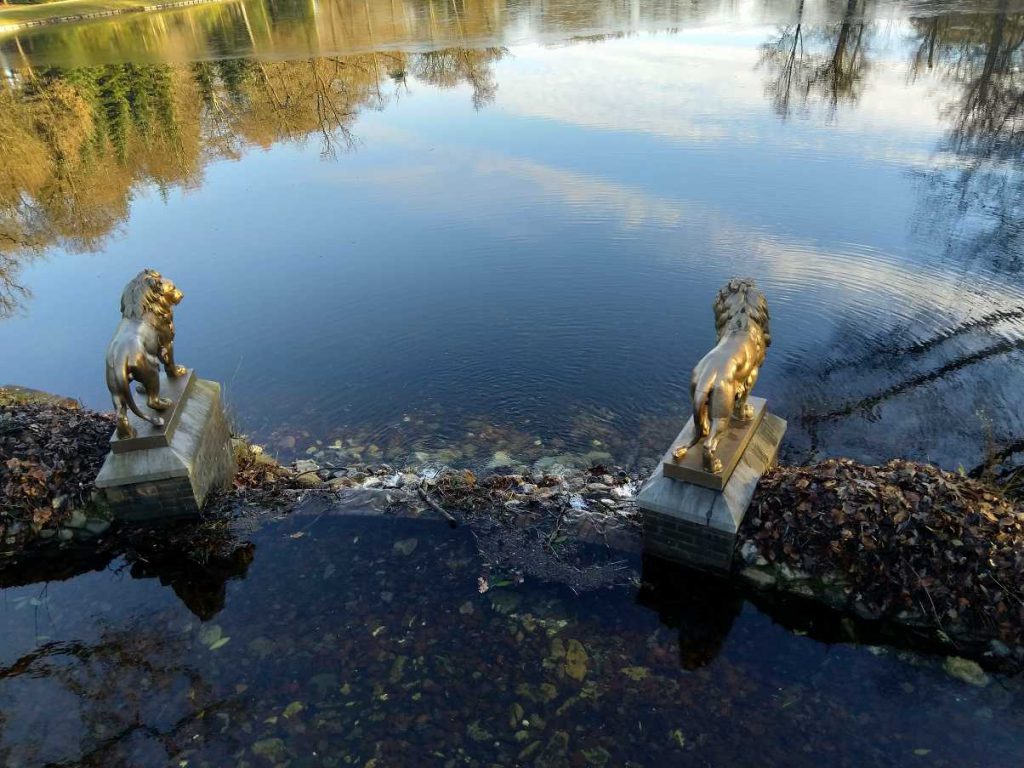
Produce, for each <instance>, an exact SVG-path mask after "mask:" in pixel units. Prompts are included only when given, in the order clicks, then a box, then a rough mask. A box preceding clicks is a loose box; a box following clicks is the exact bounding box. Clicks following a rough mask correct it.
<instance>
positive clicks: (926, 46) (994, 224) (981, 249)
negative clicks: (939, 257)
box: [911, 0, 1024, 273]
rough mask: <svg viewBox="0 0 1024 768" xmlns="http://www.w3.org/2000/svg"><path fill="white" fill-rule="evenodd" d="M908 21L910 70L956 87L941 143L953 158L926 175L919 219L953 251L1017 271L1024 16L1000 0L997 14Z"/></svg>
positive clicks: (1023, 231)
mask: <svg viewBox="0 0 1024 768" xmlns="http://www.w3.org/2000/svg"><path fill="white" fill-rule="evenodd" d="M912 23H913V26H914V28H915V30H916V32H917V34H918V36H919V40H918V45H917V49H916V51H915V53H914V56H913V60H912V62H911V69H912V73H913V75H915V76H917V75H919V74H921V73H923V72H925V71H927V70H934V71H935V72H936V73H937V74H938V76H939V77H941V78H943V79H945V80H946V81H947V82H949V83H951V84H952V85H954V86H955V87H956V90H957V91H958V96H957V98H956V100H955V101H953V102H951V103H949V104H948V105H947V106H946V107H945V115H946V117H947V118H948V120H949V122H950V128H949V131H948V133H947V135H946V138H945V140H944V142H943V144H942V146H941V147H940V149H941V150H942V151H943V152H945V153H947V154H948V155H949V156H950V162H948V163H945V164H941V165H940V166H939V167H937V168H936V169H934V170H931V171H929V172H928V173H926V174H924V178H923V179H922V189H923V190H924V200H923V202H922V206H921V210H922V215H921V218H922V225H923V227H924V229H925V230H926V231H929V232H935V231H938V232H940V233H942V234H943V235H944V239H945V242H946V247H947V251H948V256H949V258H951V259H956V260H958V261H959V260H964V259H975V258H977V259H982V260H983V261H984V263H985V264H986V266H989V267H991V268H993V269H996V270H999V271H1003V272H1013V273H1016V272H1018V271H1019V270H1020V268H1021V266H1022V258H1024V257H1022V255H1021V247H1022V245H1024V238H1022V236H1024V223H1022V222H1024V48H1022V44H1024V15H1020V14H1010V13H1008V12H1007V0H1001V1H1000V4H999V9H998V10H997V11H996V12H995V13H992V14H985V15H981V14H969V15H951V16H941V17H936V18H927V19H914V20H912ZM950 214H952V215H950Z"/></svg>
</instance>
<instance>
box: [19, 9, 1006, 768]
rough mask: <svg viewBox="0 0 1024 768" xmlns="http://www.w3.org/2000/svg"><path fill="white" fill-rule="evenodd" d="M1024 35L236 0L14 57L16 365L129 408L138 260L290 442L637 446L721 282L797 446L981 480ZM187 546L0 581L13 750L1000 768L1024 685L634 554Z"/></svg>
mask: <svg viewBox="0 0 1024 768" xmlns="http://www.w3.org/2000/svg"><path fill="white" fill-rule="evenodd" d="M1022 43H1024V6H1020V5H1018V4H1016V3H1011V2H1008V1H1006V2H1003V1H1001V0H995V2H988V3H966V2H941V3H907V4H897V3H892V4H887V3H870V4H864V3H863V2H857V0H851V2H836V3H821V2H810V1H808V2H804V3H800V2H722V3H703V2H679V3H676V2H660V3H656V2H652V3H642V2H639V3H618V2H601V1H600V0H595V1H584V0H558V1H557V2H544V3H541V2H529V1H528V0H523V2H511V1H509V2H505V1H503V0H494V1H493V2H470V1H469V0H460V1H459V2H446V3H440V2H437V3H431V2H418V1H417V0H396V1H395V2H378V1H377V0H372V1H371V2H367V3H349V2H343V1H339V2H330V1H329V0H328V1H327V2H321V3H307V2H290V1H284V2H273V1H272V0H245V1H244V2H224V3H219V4H215V5H209V6H203V7H198V8H194V9H191V10H188V11H183V12H174V13H165V14H160V15H144V16H136V17H131V18H125V19H121V20H117V21H115V22H105V23H95V24H83V25H78V26H74V27H61V28H54V29H44V30H38V31H35V32H32V33H26V34H19V35H17V36H7V37H3V38H0V67H2V69H3V74H4V78H3V79H2V80H0V278H2V280H0V314H2V316H3V319H2V320H0V383H7V382H11V383H18V384H22V385H26V386H31V387H38V388H42V389H47V390H51V391H56V392H60V393H62V394H67V395H73V396H75V397H79V398H81V399H82V400H83V401H84V402H85V403H86V404H87V405H90V406H94V407H100V408H106V407H108V400H107V395H106V392H105V388H104V384H103V373H102V359H103V351H104V349H105V346H106V344H107V341H108V340H109V337H110V334H111V333H112V332H113V329H114V327H115V325H116V323H117V319H118V315H117V301H118V296H119V294H120V290H121V287H122V285H123V284H124V282H125V281H126V280H127V279H129V278H130V277H131V276H132V275H134V274H135V272H137V271H138V270H139V269H141V268H142V267H144V266H152V267H156V268H159V269H160V270H162V271H163V272H165V273H166V274H167V275H169V276H170V277H172V278H173V279H174V280H175V281H176V282H177V284H178V285H179V286H180V287H181V288H182V289H183V290H184V291H185V294H186V298H185V301H184V302H183V304H182V305H181V306H180V308H179V311H178V319H177V328H178V350H179V359H180V360H181V361H183V362H186V363H187V364H189V365H193V366H195V367H196V368H197V369H198V371H199V372H200V374H201V375H203V376H206V377H209V378H213V379H217V380H219V381H222V382H224V383H225V385H226V387H227V391H228V396H229V401H230V404H231V406H232V408H233V410H234V413H235V416H236V419H237V422H238V424H239V427H240V429H242V430H244V431H247V432H249V433H250V434H252V435H254V436H255V437H256V438H257V439H259V440H261V441H265V442H266V443H267V444H268V445H269V446H270V447H271V448H272V449H273V450H275V451H277V452H279V453H280V454H281V455H282V456H285V457H290V456H291V455H293V454H302V453H304V452H305V451H306V450H307V449H308V448H309V447H310V446H311V445H315V443H316V442H317V441H320V442H322V443H324V444H329V443H333V442H334V441H340V442H339V445H341V446H342V450H344V451H347V452H349V453H351V454H352V455H353V456H357V457H359V458H360V459H362V460H365V461H381V460H390V461H394V462H405V461H410V462H418V463H421V462H427V461H433V460H439V461H444V462H446V463H452V464H460V463H463V464H468V465H473V466H476V465H486V464H487V463H493V462H494V459H493V458H492V457H493V455H494V454H495V453H496V452H499V451H503V452H506V453H508V454H509V455H510V456H511V457H512V461H513V463H519V462H522V463H524V464H525V463H529V462H530V461H533V460H535V459H537V458H539V457H541V456H548V455H551V454H559V453H571V454H574V455H580V454H583V455H584V459H583V460H595V461H604V460H607V459H609V458H611V459H614V460H616V461H619V462H623V463H634V462H638V461H641V460H644V459H651V458H654V457H655V456H657V455H658V454H659V453H660V451H661V450H662V448H663V447H664V444H665V441H666V440H668V439H669V438H670V437H671V436H672V435H674V434H675V432H676V431H677V430H678V428H679V427H680V426H681V424H682V422H683V419H684V418H685V417H686V416H687V414H688V406H687V405H686V397H687V393H686V389H687V379H688V372H689V370H690V368H691V367H692V365H693V363H694V362H695V361H696V360H697V359H698V358H699V357H700V355H701V354H703V352H704V351H705V350H706V349H707V348H708V347H709V346H710V345H711V343H712V341H713V335H712V318H711V310H710V304H711V300H712V297H713V295H714V292H715V291H716V290H717V288H718V287H719V286H720V284H721V283H723V282H724V281H725V280H726V279H727V278H728V277H730V276H733V275H737V274H745V275H751V276H753V277H755V278H756V279H757V280H758V282H759V283H760V285H761V286H762V288H763V289H764V291H765V292H766V294H767V296H768V299H769V303H770V305H771V310H772V323H773V329H772V330H773V339H774V344H773V346H772V348H771V350H770V351H769V358H768V363H767V365H766V367H765V369H764V372H763V374H762V378H761V382H760V383H759V385H758V389H759V392H760V394H762V395H764V396H767V397H768V398H769V399H770V401H771V404H772V408H773V409H774V410H776V411H777V412H779V413H780V414H781V415H783V416H784V417H786V418H787V419H788V420H789V422H790V431H789V432H788V433H787V445H786V450H787V451H788V453H789V458H790V459H792V460H808V459H813V458H815V457H818V456H827V455H837V454H842V455H852V456H855V457H858V458H861V459H864V460H869V461H882V460H886V459H888V458H891V457H893V456H909V457H916V458H924V459H930V460H932V461H936V462H939V463H941V464H942V465H944V466H947V467H957V466H964V467H968V468H970V467H972V466H974V465H975V464H977V463H979V462H980V461H982V459H983V457H984V455H985V453H986V451H989V450H992V449H993V448H994V449H997V450H998V449H999V448H1000V447H1002V446H1011V447H1012V446H1013V445H1014V444H1015V443H1017V444H1018V445H1019V443H1018V441H1019V440H1021V438H1024V429H1022V418H1024V414H1022V411H1021V409H1020V408H1019V405H1018V404H1019V402H1020V397H1021V392H1020V389H1021V386H1020V381H1021V377H1020V375H1019V374H1020V369H1019V366H1020V363H1021V346H1022V339H1024V284H1022V276H1021V265H1022V256H1024V253H1022V250H1021V232H1022V230H1021V221H1022V220H1024V219H1022V216H1021V214H1022V213H1024V211H1022V200H1024V176H1022V164H1021V158H1022V155H1021V150H1022V148H1024V147H1022V140H1021V137H1022V136H1024V117H1022V109H1024V61H1022V58H1024V53H1022ZM299 534H301V535H299ZM411 540H415V541H416V546H415V548H412V547H411V545H410V544H409V542H410V541H411ZM396 543H401V546H400V547H399V548H398V549H396V548H395V544H396ZM410 549H411V551H410V553H409V554H403V552H405V551H409V550H410ZM203 559H204V558H203V557H202V553H201V552H195V551H189V552H174V551H169V552H163V553H148V555H146V556H145V559H143V558H140V557H139V556H138V555H125V556H120V557H117V558H114V559H112V560H111V559H109V558H106V559H102V558H101V559H100V560H98V561H95V562H92V563H89V564H87V565H86V566H81V567H78V566H73V565H68V564H67V563H62V564H60V568H58V569H55V570H53V572H50V571H49V570H46V569H43V570H37V571H31V572H28V573H25V574H21V575H18V574H17V573H13V572H9V571H8V572H5V575H4V581H3V582H2V583H3V584H4V585H7V586H6V588H5V589H3V590H2V595H0V762H2V763H3V764H4V765H6V766H11V767H12V768H14V767H15V766H36V765H60V766H71V765H81V766H103V767H104V768H107V767H108V766H114V767H116V766H141V765H145V766H150V765H164V764H171V765H176V766H179V767H181V768H184V766H192V767H193V768H194V766H211V767H212V766H217V768H220V767H221V766H229V765H235V766H239V768H241V766H249V767H250V768H255V767H256V766H264V765H266V766H270V765H291V766H328V767H330V766H349V765H354V766H364V767H369V766H375V767H376V768H383V767H384V766H393V765H413V764H424V765H435V764H436V765H452V766H454V765H481V766H483V765H537V766H541V767H544V766H547V767H548V768H551V767H552V766H567V765H571V766H574V767H576V766H625V765H633V766H642V765H643V766H646V765H668V764H671V765H715V766H735V765H745V764H750V763H751V761H752V760H753V761H755V762H758V763H764V764H773V765H807V766H818V765H822V764H830V765H831V764H835V765H849V766H862V765H894V766H895V765H899V766H902V765H912V766H916V765H935V766H957V767H959V766H969V765H977V766H986V768H987V767H988V766H1017V765H1019V764H1020V763H1021V755H1022V754H1024V721H1022V714H1021V713H1022V712H1024V692H1022V689H1021V680H1020V679H1019V678H1018V679H1003V678H994V679H993V680H992V682H991V683H990V684H989V685H988V686H987V687H984V688H975V687H972V686H970V685H967V684H965V683H961V682H958V681H956V680H954V679H953V678H951V677H949V676H948V675H946V674H945V673H944V672H943V671H942V669H941V659H934V658H928V657H915V656H910V655H908V654H905V653H901V652H898V651H896V650H894V649H891V648H881V649H880V648H868V647H865V646H862V645H851V644H830V643H834V641H836V640H839V639H842V638H848V637H850V631H851V627H850V626H847V625H844V624H836V623H835V621H837V620H835V621H834V622H833V625H830V626H829V627H828V628H823V627H822V626H821V625H820V624H816V623H815V621H813V620H811V619H810V618H809V617H808V616H807V615H806V613H804V614H798V615H797V618H796V619H794V618H793V616H783V615H781V614H780V613H779V611H778V610H777V609H774V608H772V609H770V610H769V609H766V608H763V609H759V608H757V607H755V606H753V605H751V604H749V603H745V602H744V601H743V599H742V598H741V597H740V596H738V595H736V594H733V593H731V592H729V591H727V590H724V589H723V588H722V587H721V586H720V585H718V586H715V585H709V584H706V583H700V582H695V581H693V580H692V577H690V578H687V577H680V576H678V575H666V574H659V573H655V572H652V571H651V570H650V568H649V566H644V565H642V564H641V563H639V562H636V561H633V560H626V561H625V562H624V563H623V568H624V575H627V576H628V575H629V574H633V576H634V577H635V580H634V581H633V582H629V583H625V584H623V585H621V586H619V587H617V588H614V589H607V590H601V591H598V592H596V593H591V594H587V595H583V596H577V595H574V594H573V593H572V592H571V591H570V590H568V589H566V588H565V587H563V586H559V585H557V584H545V583H539V582H536V581H528V582H527V583H525V584H523V585H520V586H512V585H510V584H504V585H502V579H501V578H499V577H500V574H495V573H490V574H489V578H490V579H491V583H493V584H495V585H496V586H494V587H493V588H492V589H490V590H489V591H487V592H486V593H481V592H480V591H479V589H478V577H480V576H481V575H488V567H487V565H486V564H485V563H483V562H482V561H481V558H480V556H479V555H478V554H477V549H476V547H475V546H474V542H473V539H472V536H471V535H470V533H468V532H466V531H465V530H459V531H450V530H449V529H447V528H443V529H442V528H437V527H433V526H428V525H424V524H417V523H413V522H408V521H407V522H388V521H380V520H377V521H372V522H371V521H369V520H366V519H349V520H342V519H336V518H331V517H325V518H323V519H320V520H314V521H313V522H312V523H311V518H308V517H302V516H299V517H296V518H292V519H290V520H286V521H284V522H281V523H279V524H277V525H276V526H272V527H269V528H266V529H264V530H262V531H261V532H258V533H253V534H250V535H248V536H240V537H239V539H238V541H237V542H235V543H233V544H232V545H231V546H230V547H228V549H227V551H225V552H222V553H219V554H218V556H217V557H214V558H212V559H210V560H208V561H206V562H205V564H203V565H199V564H198V563H197V560H203ZM641 577H642V580H643V582H644V583H645V586H643V587H642V588H639V587H638V586H637V584H638V583H639V582H640V580H641ZM627 581H628V580H627ZM22 583H23V584H24V585H22V586H17V585H18V584H22Z"/></svg>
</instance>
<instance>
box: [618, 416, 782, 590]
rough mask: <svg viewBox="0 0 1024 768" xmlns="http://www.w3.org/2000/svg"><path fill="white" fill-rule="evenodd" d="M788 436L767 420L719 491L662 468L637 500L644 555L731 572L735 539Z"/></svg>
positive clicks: (779, 424)
mask: <svg viewBox="0 0 1024 768" xmlns="http://www.w3.org/2000/svg"><path fill="white" fill-rule="evenodd" d="M785 432H786V422H785V421H783V420H782V419H780V418H779V417H778V416H774V415H772V414H770V413H769V414H766V415H765V416H764V418H763V420H762V421H761V424H760V425H759V426H758V428H757V431H756V432H755V433H754V436H753V437H752V438H751V440H750V443H749V444H748V445H747V446H746V449H745V450H744V451H743V455H742V457H741V458H740V460H739V462H738V463H737V465H736V469H735V471H734V472H733V474H732V476H731V477H730V478H729V481H728V482H727V483H726V484H725V487H724V488H722V490H720V491H719V490H714V489H712V488H705V487H702V486H699V485H694V484H693V483H689V482H686V481H682V480H675V479H672V478H670V477H666V476H665V475H664V472H663V468H662V466H659V467H658V469H656V470H655V471H654V474H652V475H651V477H650V478H648V479H647V481H646V482H645V483H644V485H643V487H642V488H641V489H640V492H639V493H638V494H637V506H639V507H640V509H641V510H642V511H643V516H644V552H645V553H646V554H649V555H654V556H657V557H662V558H664V559H666V560H671V561H673V562H676V563H681V564H683V565H688V566H691V567H693V568H700V569H703V570H710V571H728V570H729V569H730V567H731V565H732V554H733V549H734V548H735V545H736V533H737V531H739V527H740V524H741V523H742V522H743V516H744V515H745V514H746V512H747V507H748V506H750V500H751V499H752V498H753V496H754V490H755V489H756V488H757V483H758V481H759V480H760V479H761V475H763V474H764V473H765V471H766V470H767V469H768V467H770V466H771V465H772V464H774V463H775V457H776V455H777V454H778V451H779V444H780V443H781V442H782V436H783V435H784V434H785Z"/></svg>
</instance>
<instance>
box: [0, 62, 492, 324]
mask: <svg viewBox="0 0 1024 768" xmlns="http://www.w3.org/2000/svg"><path fill="white" fill-rule="evenodd" d="M505 53H506V51H505V49H503V48H498V47H492V48H484V49H480V50H473V49H464V48H447V49H443V50H439V51H430V52H425V53H418V54H413V53H406V52H400V51H395V52H375V53H368V54H361V55H353V56H341V57H335V56H332V57H315V58H306V59H301V60H297V61H263V60H258V59H251V58H240V59H221V60H215V61H203V62H198V63H195V64H192V65H191V66H187V67H184V66H171V65H166V64H154V65H148V64H147V65H138V64H110V65H106V66H102V67H89V68H78V69H61V68H55V67H50V68H31V67H26V68H24V69H20V70H14V71H12V72H11V73H10V74H9V76H8V77H6V78H2V79H0V137H3V141H0V318H3V317H5V316H8V315H10V314H12V313H13V312H14V311H15V310H16V309H17V308H18V306H19V303H20V302H21V301H22V300H23V299H24V298H25V296H26V292H25V291H24V289H23V288H22V287H21V285H20V283H19V278H18V274H19V272H20V270H21V269H22V268H23V267H24V266H25V265H26V264H27V262H28V261H29V260H30V259H31V258H34V257H36V256H38V255H39V254H40V253H41V252H42V251H44V250H45V249H46V248H49V247H52V246H57V247H61V248H64V249H66V250H69V251H73V252H82V251H88V252H93V251H98V250H101V249H102V248H103V247H104V245H105V243H106V240H107V238H108V237H109V236H110V235H111V233H113V232H115V231H116V230H117V228H118V227H120V226H122V225H123V224H124V223H125V222H127V220H128V215H129V209H130V202H131V199H132V197H133V195H134V194H135V193H136V191H137V190H139V189H141V188H143V187H146V186H153V187H155V188H157V189H158V190H160V191H161V192H162V193H165V192H166V191H168V190H169V189H171V188H174V187H178V188H181V187H189V186H195V185H198V184H200V183H201V181H202V174H203V167H204V166H205V164H206V163H208V162H210V161H211V160H213V159H216V158H238V157H240V156H241V155H242V153H243V152H244V151H245V149H246V148H247V147H252V146H258V147H264V148H267V147H270V146H272V145H273V144H276V143H279V142H291V143H295V144H298V145H302V144H304V143H305V142H307V141H309V140H310V139H311V138H315V140H317V141H319V142H320V154H321V157H323V158H325V159H333V158H336V157H337V155H338V153H339V152H344V151H347V150H348V149H350V148H352V147H353V146H354V145H355V143H356V141H357V139H356V137H355V135H354V134H353V132H352V124H353V122H354V121H355V119H356V118H357V116H358V115H359V113H360V112H361V111H363V110H365V109H378V110H379V109H383V108H384V107H385V106H386V105H387V104H388V102H389V101H390V99H392V98H394V96H395V95H396V94H397V93H398V92H399V91H398V89H400V88H407V87H408V85H407V83H406V73H412V74H413V75H414V76H415V77H416V78H418V79H419V80H420V81H422V82H425V83H427V84H430V85H433V86H436V87H438V88H454V87H457V86H460V85H462V84H467V85H469V86H470V88H471V89H472V99H473V105H474V107H476V108H477V109H480V108H482V107H484V106H486V105H487V104H489V103H490V102H491V101H493V99H494V94H495V92H496V90H497V84H496V83H495V80H494V77H493V74H492V72H491V66H492V65H493V64H494V63H495V62H497V61H499V60H500V59H501V58H502V57H503V56H504V55H505Z"/></svg>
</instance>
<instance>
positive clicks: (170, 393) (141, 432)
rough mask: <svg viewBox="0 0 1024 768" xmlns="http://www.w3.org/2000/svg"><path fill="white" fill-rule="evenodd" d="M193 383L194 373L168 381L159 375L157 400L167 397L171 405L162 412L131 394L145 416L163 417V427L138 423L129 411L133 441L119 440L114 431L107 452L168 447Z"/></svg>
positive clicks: (130, 439)
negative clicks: (147, 414)
mask: <svg viewBox="0 0 1024 768" xmlns="http://www.w3.org/2000/svg"><path fill="white" fill-rule="evenodd" d="M195 380H196V375H195V371H193V370H192V369H189V370H188V372H186V373H185V375H184V376H178V377H176V378H173V379H172V378H170V377H169V376H168V375H167V374H166V373H164V372H163V371H161V372H160V397H166V398H167V399H169V400H170V401H171V406H170V407H169V408H167V409H165V410H163V411H155V410H153V409H152V408H150V407H149V406H148V405H146V397H145V395H140V394H139V393H138V392H135V391H133V392H132V397H134V398H135V402H136V403H137V404H138V405H139V407H140V408H141V409H142V411H143V412H144V413H151V414H154V415H156V416H162V417H163V419H164V422H165V423H164V426H162V427H156V426H153V425H152V424H150V423H149V422H148V421H146V420H145V419H140V418H139V417H138V416H136V415H135V414H134V413H133V412H132V411H131V410H129V411H128V423H129V424H131V425H132V427H134V429H135V437H127V438H125V439H123V440H122V439H119V438H118V436H117V431H116V430H115V431H114V434H113V435H111V437H110V450H112V451H113V452H114V453H129V452H131V451H138V450H141V449H144V448H165V447H167V446H169V445H170V444H171V439H172V438H173V437H174V431H175V430H176V429H177V427H178V421H179V420H180V419H181V413H182V411H183V410H184V408H185V401H186V400H187V399H188V395H189V392H190V391H191V390H192V386H193V385H194V383H195Z"/></svg>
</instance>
